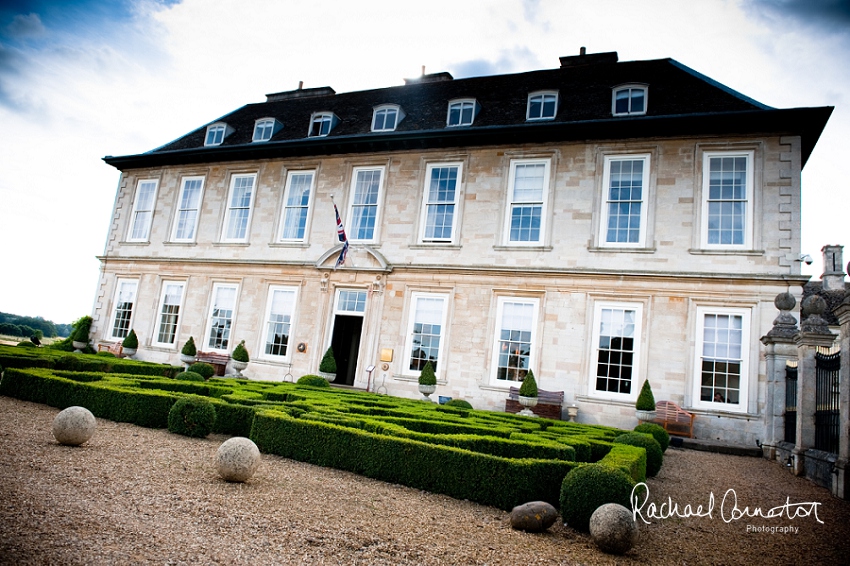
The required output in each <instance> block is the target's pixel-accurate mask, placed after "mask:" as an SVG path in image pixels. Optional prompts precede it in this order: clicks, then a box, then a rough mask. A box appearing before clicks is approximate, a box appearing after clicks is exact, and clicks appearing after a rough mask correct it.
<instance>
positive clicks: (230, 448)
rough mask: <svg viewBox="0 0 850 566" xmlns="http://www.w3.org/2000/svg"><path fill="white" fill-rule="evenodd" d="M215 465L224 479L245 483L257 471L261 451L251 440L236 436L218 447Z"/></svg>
mask: <svg viewBox="0 0 850 566" xmlns="http://www.w3.org/2000/svg"><path fill="white" fill-rule="evenodd" d="M215 464H216V467H217V468H218V475H220V476H221V477H222V478H223V479H225V480H227V481H234V482H244V481H246V480H248V479H249V478H250V477H251V476H253V475H254V472H256V471H257V467H258V466H259V465H260V450H259V448H257V445H256V444H254V442H253V441H252V440H251V439H249V438H244V437H241V436H234V437H233V438H231V439H230V440H227V441H225V442H224V443H223V444H222V445H221V446H219V447H218V452H217V453H216V455H215Z"/></svg>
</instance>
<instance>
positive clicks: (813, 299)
mask: <svg viewBox="0 0 850 566" xmlns="http://www.w3.org/2000/svg"><path fill="white" fill-rule="evenodd" d="M825 310H826V301H825V300H824V299H823V297H819V296H818V295H809V296H808V297H806V298H805V299H803V302H802V303H800V311H801V312H802V315H803V318H808V317H810V316H812V315H818V316H820V315H822V314H823V313H824V311H825Z"/></svg>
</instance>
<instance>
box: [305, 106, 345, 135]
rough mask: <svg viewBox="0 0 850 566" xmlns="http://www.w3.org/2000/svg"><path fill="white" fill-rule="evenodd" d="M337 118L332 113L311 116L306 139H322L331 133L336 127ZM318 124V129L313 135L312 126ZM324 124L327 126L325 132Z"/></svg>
mask: <svg viewBox="0 0 850 566" xmlns="http://www.w3.org/2000/svg"><path fill="white" fill-rule="evenodd" d="M337 121H338V120H337V117H336V115H335V114H334V113H333V112H314V113H313V115H312V116H310V129H309V130H307V137H309V138H323V137H325V136H327V135H328V134H330V133H331V131H332V130H333V129H334V126H336V123H337ZM316 124H319V129H318V131H317V132H316V133H313V130H314V126H315V125H316ZM325 124H327V128H328V129H327V131H324V130H325Z"/></svg>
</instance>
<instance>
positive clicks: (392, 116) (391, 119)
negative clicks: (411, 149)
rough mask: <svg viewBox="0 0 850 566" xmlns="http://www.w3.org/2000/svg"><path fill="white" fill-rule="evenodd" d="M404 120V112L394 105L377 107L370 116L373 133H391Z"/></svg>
mask: <svg viewBox="0 0 850 566" xmlns="http://www.w3.org/2000/svg"><path fill="white" fill-rule="evenodd" d="M403 119H404V111H403V110H402V109H401V107H399V106H397V105H395V104H385V105H383V106H377V107H376V108H375V112H374V114H373V115H372V131H373V132H392V131H393V130H395V128H396V126H398V124H399V122H401V121H402V120H403Z"/></svg>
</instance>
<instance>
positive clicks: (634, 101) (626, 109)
mask: <svg viewBox="0 0 850 566" xmlns="http://www.w3.org/2000/svg"><path fill="white" fill-rule="evenodd" d="M647 90H648V89H647V87H646V86H644V85H624V86H620V87H616V88H615V89H614V94H613V97H612V100H611V106H612V107H611V113H612V114H614V116H635V115H641V114H646V97H647V96H646V95H647Z"/></svg>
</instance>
